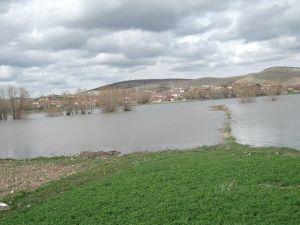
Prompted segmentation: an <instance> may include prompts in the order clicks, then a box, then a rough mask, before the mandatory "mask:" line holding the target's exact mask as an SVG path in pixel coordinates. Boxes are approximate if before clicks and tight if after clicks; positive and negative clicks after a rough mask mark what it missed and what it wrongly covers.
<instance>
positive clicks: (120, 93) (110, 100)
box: [99, 89, 131, 112]
mask: <svg viewBox="0 0 300 225" xmlns="http://www.w3.org/2000/svg"><path fill="white" fill-rule="evenodd" d="M128 95H129V94H128V92H127V91H125V90H119V89H107V90H103V91H101V93H100V95H99V106H100V108H101V109H102V111H103V112H116V111H118V110H119V109H120V108H122V109H123V110H124V111H131V103H130V101H129V97H128Z"/></svg>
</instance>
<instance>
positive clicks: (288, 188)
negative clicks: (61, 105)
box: [0, 143, 300, 225]
mask: <svg viewBox="0 0 300 225" xmlns="http://www.w3.org/2000/svg"><path fill="white" fill-rule="evenodd" d="M37 160H38V159H37ZM42 160H45V159H42ZM49 160H50V161H51V159H49ZM53 160H56V161H57V159H53ZM60 160H62V159H60ZM76 160H78V159H75V160H74V161H76ZM89 160H90V161H91V162H90V163H91V165H93V166H91V167H90V169H87V170H85V171H83V172H78V173H76V174H73V175H70V176H67V177H65V178H62V179H60V180H58V181H52V182H49V183H47V184H45V185H43V186H41V187H40V188H38V189H35V190H32V191H23V192H17V193H14V194H12V195H7V196H6V197H4V199H3V198H2V200H1V201H5V202H7V203H9V204H10V205H11V209H10V210H8V211H2V212H0V224H1V225H6V224H11V225H18V224H24V225H31V224H35V225H37V224H38V225H44V224H47V225H48V224H49V225H50V224H56V225H60V224H61V225H68V224H70V225H74V224H82V225H88V224H122V225H125V224H130V225H132V224H209V225H213V224H216V225H217V224H223V225H225V224H228V225H233V224H280V225H284V224H286V225H293V224H295V225H296V224H300V153H299V152H297V151H293V150H289V149H279V148H250V147H247V146H242V145H238V144H235V143H232V144H230V145H229V146H227V147H225V146H224V145H218V146H212V147H202V148H199V149H193V150H186V151H163V152H159V153H136V154H129V155H125V156H121V157H119V156H113V157H110V158H88V159H85V160H84V161H85V163H86V162H87V161H89Z"/></svg>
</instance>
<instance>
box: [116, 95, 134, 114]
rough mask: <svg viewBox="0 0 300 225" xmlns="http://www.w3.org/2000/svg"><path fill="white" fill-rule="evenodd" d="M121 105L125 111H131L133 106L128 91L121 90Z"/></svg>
mask: <svg viewBox="0 0 300 225" xmlns="http://www.w3.org/2000/svg"><path fill="white" fill-rule="evenodd" d="M119 96H120V103H121V106H122V109H123V111H131V109H132V104H131V102H130V98H129V92H128V91H126V90H119Z"/></svg>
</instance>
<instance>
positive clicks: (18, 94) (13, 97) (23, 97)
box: [7, 86, 29, 120]
mask: <svg viewBox="0 0 300 225" xmlns="http://www.w3.org/2000/svg"><path fill="white" fill-rule="evenodd" d="M7 95H8V101H9V102H10V109H11V114H12V117H13V119H14V120H15V119H21V117H22V115H23V113H24V111H25V106H26V101H27V100H28V98H29V94H28V91H27V90H26V89H25V88H22V87H20V88H16V87H14V86H11V87H9V88H8V89H7Z"/></svg>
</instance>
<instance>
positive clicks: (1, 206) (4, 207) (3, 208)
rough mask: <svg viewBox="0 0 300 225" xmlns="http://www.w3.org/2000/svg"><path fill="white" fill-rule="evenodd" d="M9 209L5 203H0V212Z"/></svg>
mask: <svg viewBox="0 0 300 225" xmlns="http://www.w3.org/2000/svg"><path fill="white" fill-rule="evenodd" d="M8 209H9V205H7V204H5V203H3V202H0V210H8Z"/></svg>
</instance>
